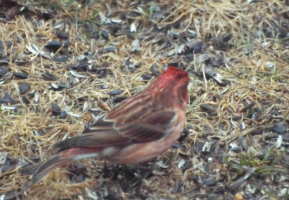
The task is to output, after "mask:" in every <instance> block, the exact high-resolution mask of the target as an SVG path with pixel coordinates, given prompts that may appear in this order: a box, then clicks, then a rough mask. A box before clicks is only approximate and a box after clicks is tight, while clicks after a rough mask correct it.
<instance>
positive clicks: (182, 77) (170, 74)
mask: <svg viewBox="0 0 289 200" xmlns="http://www.w3.org/2000/svg"><path fill="white" fill-rule="evenodd" d="M189 81H190V79H189V76H188V74H187V72H186V71H185V70H182V69H178V68H176V67H172V66H169V67H168V68H167V70H166V71H164V72H163V73H162V74H161V75H160V76H159V77H158V78H157V80H156V81H155V82H154V83H153V84H152V85H151V87H152V88H154V89H156V90H158V91H165V93H168V94H170V96H175V97H178V99H180V100H182V101H184V102H186V103H187V102H188V91H187V86H188V84H189ZM162 94H163V93H162ZM172 99H175V98H172Z"/></svg>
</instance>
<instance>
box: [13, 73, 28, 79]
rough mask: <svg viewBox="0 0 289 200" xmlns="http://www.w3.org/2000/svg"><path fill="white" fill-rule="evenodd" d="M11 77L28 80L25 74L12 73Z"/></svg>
mask: <svg viewBox="0 0 289 200" xmlns="http://www.w3.org/2000/svg"><path fill="white" fill-rule="evenodd" d="M13 76H16V77H18V78H22V79H26V78H28V74H26V73H20V72H14V73H13Z"/></svg>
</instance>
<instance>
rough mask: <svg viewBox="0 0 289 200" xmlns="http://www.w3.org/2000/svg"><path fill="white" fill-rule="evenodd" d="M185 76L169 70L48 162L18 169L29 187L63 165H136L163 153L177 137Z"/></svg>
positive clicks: (60, 148) (184, 98)
mask: <svg viewBox="0 0 289 200" xmlns="http://www.w3.org/2000/svg"><path fill="white" fill-rule="evenodd" d="M188 83H189V76H188V74H187V72H186V71H185V70H183V69H179V68H177V67H173V66H169V67H167V69H166V70H165V71H164V72H163V73H162V74H161V75H159V76H158V77H157V78H156V79H155V80H154V81H153V82H152V83H151V84H150V85H149V86H148V87H147V88H145V89H144V90H142V91H141V92H139V93H137V94H135V95H133V96H131V97H130V98H127V99H126V100H124V101H122V102H121V103H120V104H119V105H117V106H116V107H115V108H114V109H112V110H111V111H109V112H108V113H107V114H105V115H103V116H101V117H99V118H98V119H96V120H95V121H93V123H91V125H89V126H88V127H87V128H86V129H84V131H83V133H82V134H80V135H78V136H75V137H71V138H68V139H65V140H63V141H60V142H58V143H56V144H55V145H54V149H55V155H54V156H52V157H51V158H49V159H48V160H45V161H42V162H40V163H37V164H35V165H32V166H25V167H23V168H22V169H20V173H21V174H23V175H32V179H31V184H30V185H33V184H36V183H38V182H39V181H40V180H42V178H43V177H44V176H46V175H48V174H49V173H51V172H52V171H54V170H55V169H56V168H58V167H62V166H64V165H65V164H67V163H70V162H73V161H76V160H82V159H88V158H96V159H99V160H105V161H109V162H111V163H116V164H125V165H135V164H139V163H143V162H146V161H149V160H151V159H152V158H154V157H157V156H159V155H160V154H162V153H164V152H166V151H167V150H168V149H169V148H170V147H172V146H173V144H174V143H175V142H176V141H177V139H178V138H179V137H180V135H181V133H182V130H183V128H184V123H185V114H186V107H187V103H188V97H189V96H188V89H187V86H188Z"/></svg>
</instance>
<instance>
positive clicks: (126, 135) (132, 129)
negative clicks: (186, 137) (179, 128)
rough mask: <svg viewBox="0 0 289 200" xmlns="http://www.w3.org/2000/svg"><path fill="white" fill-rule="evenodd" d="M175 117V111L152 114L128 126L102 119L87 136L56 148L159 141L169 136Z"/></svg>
mask: <svg viewBox="0 0 289 200" xmlns="http://www.w3.org/2000/svg"><path fill="white" fill-rule="evenodd" d="M174 116H175V112H174V111H166V112H157V113H151V114H150V115H147V116H146V118H145V119H143V120H142V121H140V122H138V123H128V124H118V123H113V122H112V121H105V118H100V119H99V120H98V121H96V123H95V124H94V125H92V126H91V127H89V128H88V129H86V130H85V131H84V133H85V134H83V135H80V136H76V137H73V138H69V139H67V140H64V141H61V142H59V143H57V144H55V146H54V147H55V148H56V149H57V150H58V151H63V150H65V149H69V148H71V147H74V148H75V147H87V148H99V147H106V146H122V145H127V144H130V143H135V142H149V141H153V140H158V139H160V138H162V137H163V136H164V135H166V134H167V129H168V128H171V126H168V123H170V122H171V120H172V119H173V118H174ZM104 124H105V126H104Z"/></svg>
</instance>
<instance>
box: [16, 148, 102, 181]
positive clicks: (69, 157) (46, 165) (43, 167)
mask: <svg viewBox="0 0 289 200" xmlns="http://www.w3.org/2000/svg"><path fill="white" fill-rule="evenodd" d="M100 150H101V149H97V148H82V147H79V148H70V149H66V150H63V151H61V152H59V153H58V154H56V155H54V156H53V157H52V158H50V159H49V160H47V161H43V162H40V163H38V164H36V165H33V166H27V167H24V168H22V169H20V173H21V174H24V175H33V177H32V183H31V185H34V184H35V183H37V182H39V181H40V180H41V179H42V178H43V177H44V176H46V175H47V174H49V173H50V172H52V171H53V170H55V169H56V168H58V167H61V166H63V165H65V164H66V163H69V162H72V161H76V160H82V159H86V158H96V157H99V153H100Z"/></svg>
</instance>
